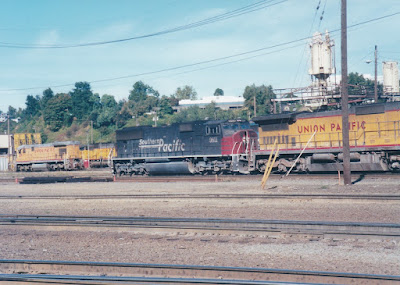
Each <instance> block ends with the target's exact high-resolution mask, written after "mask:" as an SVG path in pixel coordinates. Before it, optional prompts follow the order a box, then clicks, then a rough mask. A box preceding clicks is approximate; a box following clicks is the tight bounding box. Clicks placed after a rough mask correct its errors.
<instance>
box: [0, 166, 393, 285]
mask: <svg viewBox="0 0 400 285" xmlns="http://www.w3.org/2000/svg"><path fill="white" fill-rule="evenodd" d="M88 174H89V172H84V173H81V172H69V173H66V174H62V175H65V176H68V175H70V176H71V175H73V176H74V175H76V177H86V176H88ZM15 175H16V176H18V178H19V179H22V178H24V176H23V174H22V173H15ZM25 175H26V174H25ZM30 175H32V176H36V177H41V176H43V177H48V176H52V175H60V173H57V172H51V173H46V172H45V173H30ZM106 175H110V174H109V173H108V174H106V171H95V172H93V173H92V176H93V177H105V176H106ZM305 177H307V179H304V178H305ZM12 178H13V179H14V178H15V177H12ZM217 178H218V179H216V178H215V176H175V177H174V176H171V177H162V176H161V177H152V176H149V177H129V178H122V179H120V180H118V179H117V181H115V182H96V183H91V182H81V183H65V182H64V183H54V184H48V183H46V184H35V185H29V184H17V183H15V181H12V180H10V181H6V180H2V181H0V183H1V188H2V191H1V193H0V209H1V212H0V228H1V231H0V243H1V244H2V247H1V259H2V260H1V261H0V272H1V274H2V275H0V284H1V282H3V284H13V283H11V282H14V283H15V284H29V283H32V282H35V283H37V284H45V283H46V282H57V283H59V284H66V283H68V282H69V283H68V284H82V283H83V284H86V283H90V284H102V283H103V284H104V283H107V284H114V283H118V282H119V284H135V283H138V282H142V283H153V284H154V283H161V282H162V283H168V282H170V283H184V284H193V283H197V284H198V283H202V284H227V283H229V284H276V283H274V282H275V281H282V282H292V283H302V284H306V283H328V284H348V283H352V284H392V283H394V282H399V278H400V277H399V275H400V272H399V269H398V264H399V261H400V259H399V256H400V247H399V237H400V217H399V215H398V213H399V211H400V195H399V194H398V193H399V190H400V189H399V188H400V186H398V182H397V181H398V175H396V174H389V175H388V174H385V175H380V174H366V175H363V176H362V178H361V179H360V175H354V176H353V181H357V180H358V181H357V182H356V183H355V184H353V185H352V186H350V187H349V186H346V187H344V186H339V185H338V184H339V183H338V177H337V175H336V176H335V175H310V176H305V175H293V176H291V177H290V179H288V178H282V177H281V176H278V175H273V176H271V178H270V179H269V180H268V182H267V186H266V188H265V189H264V190H262V189H261V188H260V181H261V178H262V176H261V175H251V176H248V175H247V176H245V175H234V176H230V175H223V176H218V177H217ZM75 263H76V264H75ZM4 264H7V265H4ZM101 264H102V265H101ZM157 265H158V267H157ZM160 265H162V266H161V268H160ZM154 267H156V268H154ZM88 268H91V269H88ZM75 277H76V279H74V278H75ZM7 278H8V279H7ZM7 282H9V283H7ZM79 282H80V283H79Z"/></svg>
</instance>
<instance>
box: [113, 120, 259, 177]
mask: <svg viewBox="0 0 400 285" xmlns="http://www.w3.org/2000/svg"><path fill="white" fill-rule="evenodd" d="M257 149H259V146H258V137H257V133H256V132H255V131H254V130H253V129H251V126H250V123H249V122H247V121H244V120H223V121H194V122H186V123H176V124H172V125H169V126H161V127H151V126H139V127H130V128H125V129H122V130H118V131H117V133H116V150H117V157H116V158H114V159H113V171H114V173H115V174H117V175H143V174H184V173H187V174H211V173H224V172H229V173H244V174H247V173H248V167H247V165H248V163H249V161H248V160H249V159H251V155H249V154H251V153H252V151H254V150H257Z"/></svg>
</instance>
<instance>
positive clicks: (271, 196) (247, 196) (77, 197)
mask: <svg viewBox="0 0 400 285" xmlns="http://www.w3.org/2000/svg"><path fill="white" fill-rule="evenodd" d="M0 199H2V200H29V199H32V200H37V199H44V200H46V199H50V200H52V199H54V200H63V199H70V200H80V199H82V200H98V199H265V200H269V199H289V200H294V199H296V200H357V201H362V200H367V201H398V200H400V195H392V194H385V195H381V194H377V195H364V194H357V195H353V194H218V193H207V194H126V195H125V194H99V195H97V194H93V195H84V194H79V195H0Z"/></svg>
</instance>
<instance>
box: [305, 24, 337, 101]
mask: <svg viewBox="0 0 400 285" xmlns="http://www.w3.org/2000/svg"><path fill="white" fill-rule="evenodd" d="M333 47H334V42H333V40H331V39H330V37H329V33H328V31H326V32H325V38H323V37H322V34H321V33H319V32H316V33H315V34H314V36H313V39H312V41H311V43H310V49H311V68H310V70H309V74H311V75H312V76H314V77H315V78H316V79H317V80H318V91H319V92H318V93H319V95H322V96H323V95H326V94H327V79H328V77H329V76H330V75H331V74H333V73H335V68H334V63H333V55H334V52H333Z"/></svg>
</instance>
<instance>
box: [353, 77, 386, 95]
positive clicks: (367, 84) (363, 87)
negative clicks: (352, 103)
mask: <svg viewBox="0 0 400 285" xmlns="http://www.w3.org/2000/svg"><path fill="white" fill-rule="evenodd" d="M348 84H349V87H348V88H349V89H348V90H349V91H348V92H349V95H367V96H368V97H371V98H373V97H374V94H375V81H374V80H371V79H367V78H365V77H364V76H363V75H362V74H359V73H358V72H350V73H349V76H348ZM382 94H383V84H381V83H379V82H378V97H379V96H381V95H382Z"/></svg>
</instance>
